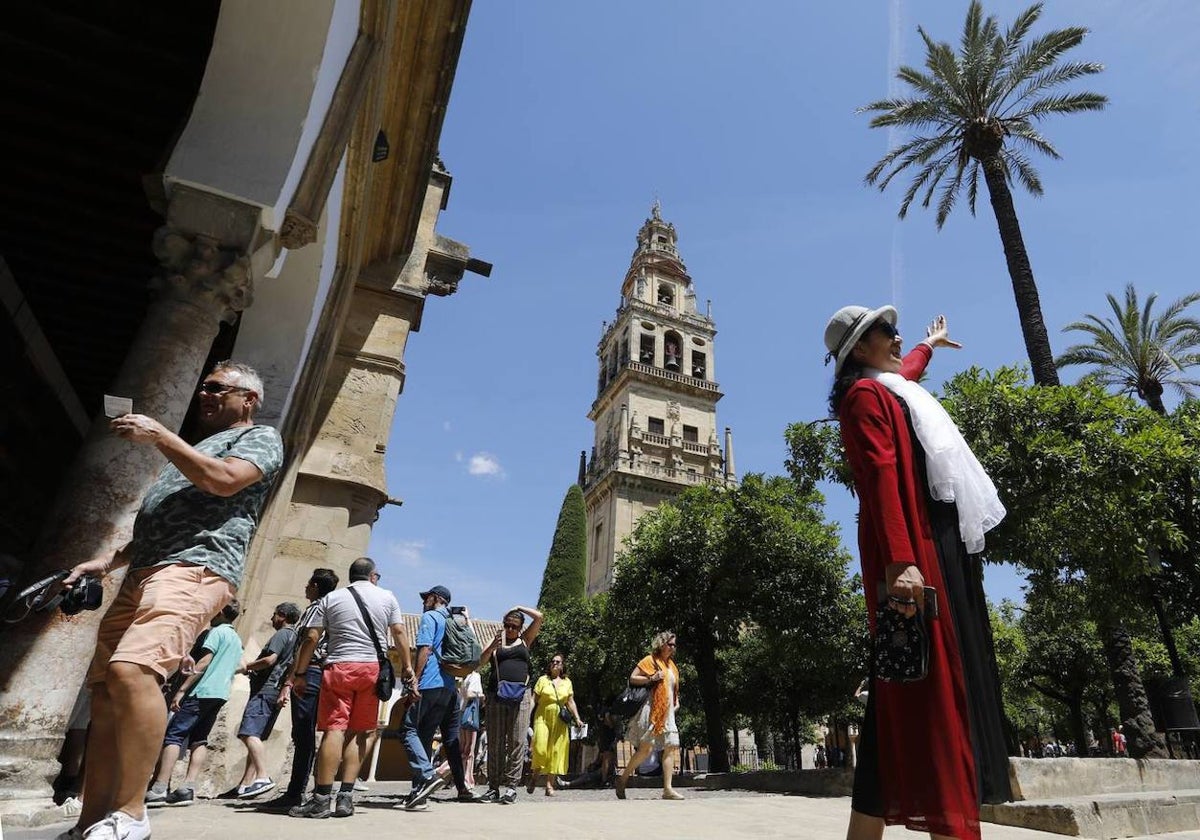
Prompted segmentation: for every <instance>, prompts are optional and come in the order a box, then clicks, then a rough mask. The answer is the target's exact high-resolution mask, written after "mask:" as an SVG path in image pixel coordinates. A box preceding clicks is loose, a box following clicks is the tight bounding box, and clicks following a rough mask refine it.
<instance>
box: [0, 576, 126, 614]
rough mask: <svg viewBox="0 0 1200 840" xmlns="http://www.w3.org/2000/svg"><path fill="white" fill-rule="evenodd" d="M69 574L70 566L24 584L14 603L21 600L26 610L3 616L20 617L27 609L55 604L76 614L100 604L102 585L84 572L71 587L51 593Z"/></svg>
mask: <svg viewBox="0 0 1200 840" xmlns="http://www.w3.org/2000/svg"><path fill="white" fill-rule="evenodd" d="M69 574H71V570H70V569H59V570H58V571H57V572H54V573H53V574H51V575H49V576H47V577H44V578H42V579H41V580H39V581H38V582H37V583H34V584H32V585H30V586H27V587H25V588H24V589H23V590H21V591H20V592H19V593H18V594H17V597H16V599H14V603H23V604H24V606H25V612H24V613H22V614H21V615H20V616H15V617H14V616H8V615H6V616H5V620H6V621H8V622H10V623H11V622H13V621H20V620H21V619H22V618H24V617H25V616H27V615H29V613H30V612H48V611H50V610H52V609H54V608H55V607H61V609H62V611H63V612H64V613H65V614H67V615H77V614H78V613H81V612H83V611H84V610H96V609H99V608H100V604H101V602H102V601H103V600H104V585H103V584H102V583H101V582H100V579H99V578H96V577H92V576H91V575H84V576H83V577H81V578H80V579H79V580H77V581H75V583H74V584H73V585H72V587H71V588H70V589H62V590H60V591H59V592H58V593H57V594H55V595H53V596H52V595H51V594H50V593H51V592H53V591H54V588H55V584H57V583H58V582H59V581H61V580H62V579H63V578H65V577H66V576H67V575H69Z"/></svg>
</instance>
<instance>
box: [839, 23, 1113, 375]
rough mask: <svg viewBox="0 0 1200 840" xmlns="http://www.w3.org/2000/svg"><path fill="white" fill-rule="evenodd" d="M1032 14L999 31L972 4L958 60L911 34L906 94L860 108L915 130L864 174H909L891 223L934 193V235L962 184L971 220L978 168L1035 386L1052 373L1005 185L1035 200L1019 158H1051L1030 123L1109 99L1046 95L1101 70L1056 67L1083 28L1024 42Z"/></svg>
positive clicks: (883, 183) (1029, 169)
mask: <svg viewBox="0 0 1200 840" xmlns="http://www.w3.org/2000/svg"><path fill="white" fill-rule="evenodd" d="M1041 14H1042V5H1041V4H1040V3H1037V4H1035V5H1033V6H1030V7H1029V8H1028V9H1026V10H1025V11H1024V12H1022V13H1021V14H1020V15H1018V16H1017V19H1016V20H1015V21H1014V22H1013V24H1012V26H1010V27H1009V28H1008V30H1007V31H1006V32H1004V33H1003V34H1001V32H1000V27H999V25H998V24H997V23H996V18H995V17H992V16H988V17H986V18H985V17H984V15H983V6H982V5H981V4H980V3H979V2H978V0H972V2H971V6H970V8H969V9H968V10H967V21H966V25H965V26H964V27H963V34H962V43H961V45H960V47H959V51H958V52H957V53H956V52H955V50H954V48H953V47H952V46H951V45H950V44H948V43H937V42H935V41H934V40H933V39H932V38H930V37H929V35H927V34H926V32H925V30H924V29H922V28H920V27H918V28H917V31H918V32H919V33H920V34H921V38H922V39H923V40H924V42H925V67H926V70H927V71H928V72H921V71H920V70H917V69H915V68H912V67H901V68H900V69H899V71H897V73H896V77H897V78H898V79H899V80H900V81H902V82H904V83H905V84H906V85H908V86H909V88H911V92H910V93H909V95H907V96H903V97H898V98H894V99H881V100H879V101H878V102H872V103H871V104H870V105H866V106H864V107H863V108H860V109H859V110H860V111H865V112H870V113H875V114H876V116H875V117H873V118H872V119H871V128H884V127H892V126H895V127H897V128H902V129H912V130H914V131H916V132H919V136H917V137H914V138H912V139H910V140H908V141H907V142H905V143H903V144H901V145H900V146H898V147H897V148H895V149H892V150H891V151H890V152H888V153H887V154H886V155H884V157H883V158H882V159H881V160H880V161H879V162H878V163H876V164H875V166H874V167H873V168H872V169H871V171H870V172H868V173H867V176H866V182H867V183H868V184H875V185H877V186H878V187H879V189H880V190H884V189H886V188H887V185H888V184H889V183H891V181H892V179H893V178H895V177H896V176H897V175H899V174H900V173H901V172H906V171H912V172H915V173H916V174H915V175H914V176H913V179H912V182H911V183H910V184H909V185H908V190H907V191H906V192H905V194H904V200H903V202H902V203H901V204H900V218H904V216H905V214H907V213H908V208H909V205H911V204H912V202H913V201H914V200H915V199H916V197H917V195H918V194H920V193H922V192H923V193H924V195H923V199H922V201H921V206H923V207H929V205H930V203H931V202H932V201H933V197H934V195H935V193H936V194H937V195H938V202H937V226H938V228H939V229H940V228H941V227H942V225H943V224H944V223H945V221H946V217H947V216H949V215H950V211H951V210H952V209H954V204H955V202H956V201H957V200H958V196H959V193H960V192H961V188H962V186H963V183H964V181H965V182H966V189H967V203H968V205H969V206H970V209H971V214H972V215H974V214H975V197H976V195H977V193H978V191H979V173H980V170H982V171H983V178H984V181H985V182H986V183H987V188H988V193H989V195H990V196H991V201H992V211H993V212H994V213H995V214H996V223H997V224H998V225H999V227H1000V241H1001V242H1002V243H1003V244H1004V256H1005V259H1006V260H1007V261H1008V274H1009V276H1010V277H1011V278H1012V285H1013V295H1014V296H1015V297H1016V301H1017V314H1018V316H1019V317H1020V320H1021V332H1022V333H1023V335H1024V338H1025V350H1026V352H1027V353H1028V354H1029V362H1030V365H1031V366H1032V368H1033V379H1034V382H1036V383H1037V384H1039V385H1057V384H1058V370H1057V368H1055V366H1054V354H1053V353H1052V352H1051V351H1050V339H1049V337H1048V336H1047V334H1046V325H1045V322H1044V321H1043V320H1042V309H1041V304H1040V302H1039V301H1038V291H1037V285H1036V283H1035V282H1034V279H1033V269H1032V268H1031V267H1030V265H1029V256H1028V254H1027V253H1026V252H1025V241H1024V239H1022V237H1021V226H1020V224H1019V222H1018V221H1017V212H1016V210H1015V208H1014V207H1013V199H1012V193H1011V192H1010V190H1009V185H1010V184H1011V183H1012V182H1013V181H1014V180H1016V181H1018V182H1019V183H1020V184H1021V185H1022V186H1023V187H1025V189H1027V190H1028V191H1029V192H1031V193H1033V194H1034V195H1035V196H1040V195H1041V194H1042V181H1041V178H1040V177H1039V176H1038V173H1037V170H1035V169H1034V168H1033V165H1032V164H1031V163H1030V161H1029V158H1028V157H1027V156H1026V153H1027V152H1030V151H1034V152H1041V153H1042V154H1045V155H1048V156H1049V157H1052V158H1058V157H1059V154H1058V151H1057V150H1056V149H1055V148H1054V146H1052V145H1051V144H1050V141H1049V140H1047V139H1046V138H1045V137H1043V136H1042V135H1041V134H1040V133H1039V132H1038V130H1037V128H1035V124H1036V123H1039V122H1041V120H1043V119H1044V118H1046V117H1048V116H1051V115H1054V114H1074V113H1077V112H1079V111H1099V110H1101V109H1103V108H1104V106H1105V104H1106V103H1107V102H1108V100H1107V98H1106V97H1104V96H1101V95H1100V94H1098V93H1087V92H1083V93H1055V92H1054V89H1055V88H1058V87H1059V86H1061V85H1063V84H1065V83H1067V82H1071V81H1074V80H1075V79H1079V78H1082V77H1084V76H1090V75H1092V74H1094V73H1099V72H1100V71H1101V70H1103V69H1104V68H1103V66H1102V65H1100V64H1093V63H1091V62H1075V61H1071V62H1061V63H1060V62H1059V59H1060V58H1061V57H1062V55H1063V54H1064V53H1066V52H1067V51H1068V50H1070V49H1072V48H1074V47H1076V46H1078V45H1079V44H1080V43H1081V42H1082V41H1083V38H1084V36H1085V35H1086V34H1087V30H1086V29H1084V28H1082V27H1070V28H1067V29H1056V30H1054V31H1052V32H1047V33H1046V34H1045V35H1041V36H1039V37H1037V38H1032V39H1030V40H1028V41H1026V36H1027V35H1028V34H1029V31H1030V29H1031V28H1032V27H1033V25H1034V24H1035V23H1036V22H1037V20H1038V18H1039V17H1041Z"/></svg>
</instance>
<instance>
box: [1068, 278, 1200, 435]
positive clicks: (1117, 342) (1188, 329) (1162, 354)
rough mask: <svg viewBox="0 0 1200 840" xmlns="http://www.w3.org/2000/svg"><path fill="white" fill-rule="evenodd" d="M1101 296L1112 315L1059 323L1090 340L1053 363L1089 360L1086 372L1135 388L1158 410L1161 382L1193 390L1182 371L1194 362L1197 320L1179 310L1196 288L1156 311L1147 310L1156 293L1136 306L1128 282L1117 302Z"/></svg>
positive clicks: (1198, 345) (1196, 383) (1199, 361)
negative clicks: (1123, 295)
mask: <svg viewBox="0 0 1200 840" xmlns="http://www.w3.org/2000/svg"><path fill="white" fill-rule="evenodd" d="M1106 297H1107V298H1108V305H1109V306H1110V307H1112V311H1113V317H1112V318H1105V319H1103V320H1101V319H1100V318H1098V317H1097V316H1095V315H1085V316H1084V320H1082V321H1076V322H1075V323H1073V324H1067V326H1065V327H1063V332H1069V331H1072V330H1075V331H1078V332H1082V333H1087V334H1088V335H1089V336H1091V341H1090V342H1088V343H1087V344H1076V345H1074V346H1073V347H1068V348H1067V350H1066V352H1065V353H1063V354H1062V355H1061V356H1059V357H1058V358H1057V359H1056V360H1055V362H1054V363H1055V364H1056V365H1058V367H1060V368H1064V367H1067V366H1068V365H1094V366H1095V368H1096V369H1095V370H1094V371H1092V372H1091V373H1090V374H1088V376H1089V377H1091V378H1092V379H1093V380H1095V381H1096V382H1098V383H1099V384H1100V385H1102V386H1104V387H1106V388H1115V389H1117V390H1118V391H1120V392H1121V393H1123V394H1137V395H1138V397H1139V398H1140V399H1141V400H1142V401H1143V402H1144V403H1146V405H1148V406H1150V408H1152V409H1154V410H1155V411H1157V412H1158V413H1159V414H1166V413H1167V408H1166V406H1164V405H1163V401H1162V395H1163V391H1164V390H1165V389H1166V386H1168V385H1170V386H1171V387H1172V388H1174V389H1175V390H1176V391H1177V392H1178V393H1179V395H1180V396H1182V397H1191V396H1194V395H1195V389H1196V388H1197V387H1200V380H1196V379H1189V378H1188V377H1187V376H1186V371H1187V369H1188V368H1191V367H1195V366H1196V365H1200V352H1198V351H1200V320H1197V319H1195V318H1192V317H1190V316H1188V315H1185V314H1184V313H1185V310H1186V309H1187V308H1188V307H1189V306H1191V305H1192V304H1193V303H1195V302H1196V301H1198V300H1200V292H1194V293H1192V294H1190V295H1184V296H1183V297H1181V298H1179V299H1178V300H1176V301H1174V302H1172V303H1171V304H1169V305H1168V306H1167V308H1166V309H1164V310H1163V311H1162V312H1161V313H1160V314H1159V315H1157V316H1153V315H1152V314H1151V310H1152V309H1153V308H1154V302H1155V301H1156V300H1157V299H1158V295H1157V294H1152V295H1150V297H1148V298H1146V305H1145V306H1144V307H1139V306H1138V295H1137V290H1136V289H1134V288H1133V284H1132V283H1130V284H1129V285H1127V286H1126V287H1125V302H1124V303H1123V304H1122V303H1120V302H1118V301H1117V299H1116V297H1114V296H1113V295H1111V294H1110V295H1106Z"/></svg>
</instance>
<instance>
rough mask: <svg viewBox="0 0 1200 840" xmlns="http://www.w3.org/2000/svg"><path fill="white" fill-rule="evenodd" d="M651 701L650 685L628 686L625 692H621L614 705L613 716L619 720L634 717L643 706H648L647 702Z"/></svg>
mask: <svg viewBox="0 0 1200 840" xmlns="http://www.w3.org/2000/svg"><path fill="white" fill-rule="evenodd" d="M649 699H650V686H648V685H627V686H625V690H624V691H622V692H621V696H620V697H618V698H617V699H616V700H615V701H614V702H613V705H612V714H613V716H614V717H618V718H629V717H633V716H634V715H635V714H637V713H638V712H639V711H641V709H642V706H645V705H646V701H647V700H649Z"/></svg>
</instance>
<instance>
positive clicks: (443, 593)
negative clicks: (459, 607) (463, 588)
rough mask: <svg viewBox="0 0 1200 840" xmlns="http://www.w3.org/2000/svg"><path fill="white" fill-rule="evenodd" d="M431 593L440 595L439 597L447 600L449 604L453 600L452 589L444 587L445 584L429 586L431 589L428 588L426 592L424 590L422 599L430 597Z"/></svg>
mask: <svg viewBox="0 0 1200 840" xmlns="http://www.w3.org/2000/svg"><path fill="white" fill-rule="evenodd" d="M430 595H436V596H438V597H439V598H441V599H442V600H443V601H445V602H446V603H447V604H449V603H450V601H451V598H450V590H449V589H447V588H446V587H444V586H442V585H440V584H439V585H437V586H431V587H429V589H427V590H425V591H424V592H422V593H421V600H422V601H424V600H425V599H426V598H428V597H429V596H430Z"/></svg>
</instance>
